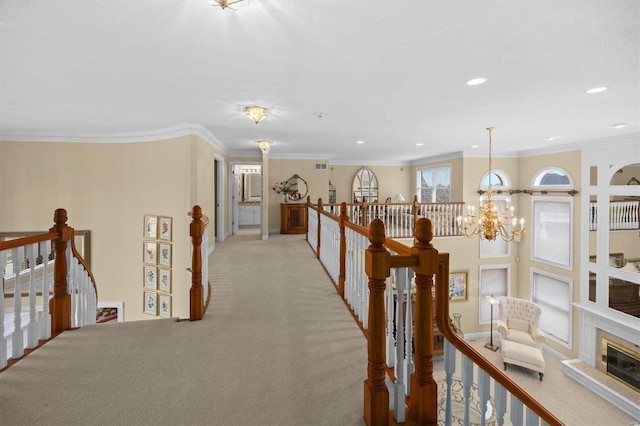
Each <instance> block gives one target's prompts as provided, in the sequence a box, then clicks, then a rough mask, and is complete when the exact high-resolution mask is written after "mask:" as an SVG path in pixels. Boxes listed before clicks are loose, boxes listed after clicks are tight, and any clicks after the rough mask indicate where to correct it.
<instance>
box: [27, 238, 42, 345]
mask: <svg viewBox="0 0 640 426" xmlns="http://www.w3.org/2000/svg"><path fill="white" fill-rule="evenodd" d="M37 253H38V244H37V243H36V244H29V245H28V246H27V258H28V259H29V269H30V273H29V325H28V326H27V347H28V348H29V349H33V348H35V347H36V346H38V322H37V320H36V278H35V275H36V260H37V257H38V256H37ZM43 272H44V271H43Z"/></svg>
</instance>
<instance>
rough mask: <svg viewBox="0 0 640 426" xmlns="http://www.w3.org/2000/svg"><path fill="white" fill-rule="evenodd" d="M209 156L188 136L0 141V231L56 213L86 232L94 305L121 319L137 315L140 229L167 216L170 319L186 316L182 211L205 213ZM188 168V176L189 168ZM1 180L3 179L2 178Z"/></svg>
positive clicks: (45, 222) (32, 226) (30, 227)
mask: <svg viewBox="0 0 640 426" xmlns="http://www.w3.org/2000/svg"><path fill="white" fill-rule="evenodd" d="M211 154H212V152H211V150H210V148H208V144H207V143H206V142H204V141H202V140H201V139H200V138H198V137H196V136H185V137H180V138H176V139H171V140H165V141H158V142H144V143H122V144H113V143H105V144H85V143H35V142H34V143H24V142H20V143H13V142H2V143H0V170H2V176H3V181H5V182H6V181H8V180H9V177H10V181H11V184H10V185H2V187H3V190H2V199H3V202H2V204H1V205H0V224H1V225H2V230H3V231H39V230H47V229H48V228H49V227H51V225H52V219H53V212H54V210H55V209H56V208H59V207H62V208H65V209H66V210H67V212H68V215H69V221H68V224H69V225H70V226H72V227H74V228H76V229H88V230H91V243H92V244H91V254H92V256H91V259H92V265H91V267H92V271H93V274H94V276H95V278H96V280H97V286H98V292H99V300H100V301H124V303H125V305H124V306H125V319H126V320H127V321H130V320H138V319H140V320H141V319H152V318H154V317H152V316H149V315H145V314H143V313H142V299H143V297H142V296H143V287H142V265H143V263H142V244H143V234H142V223H143V216H144V215H145V214H153V215H163V216H171V217H172V218H173V248H172V250H173V265H172V270H173V288H172V295H173V316H180V317H186V316H188V311H189V309H188V296H189V287H190V276H189V274H188V273H187V270H186V269H187V267H189V266H190V250H191V244H190V240H189V222H190V219H189V217H188V216H187V212H188V211H189V210H190V209H191V207H192V205H193V204H196V203H197V204H201V205H202V206H203V207H204V208H205V209H207V210H208V211H211V208H212V200H211V198H212V187H213V186H212V181H213V179H212V172H211V167H212V166H211V165H210V163H211ZM194 169H195V170H194ZM5 179H6V180H5Z"/></svg>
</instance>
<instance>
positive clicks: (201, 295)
mask: <svg viewBox="0 0 640 426" xmlns="http://www.w3.org/2000/svg"><path fill="white" fill-rule="evenodd" d="M189 215H190V216H191V225H190V227H189V234H190V235H191V244H192V245H193V251H192V254H191V288H190V290H189V320H191V321H198V320H201V319H202V317H204V314H205V312H206V311H207V308H208V307H209V301H210V300H211V287H210V285H209V272H208V271H209V266H208V265H209V262H208V260H207V226H208V225H209V218H208V217H207V216H205V215H203V214H202V208H201V207H200V206H197V205H196V206H193V209H192V210H191V212H190V213H189ZM203 276H204V279H203Z"/></svg>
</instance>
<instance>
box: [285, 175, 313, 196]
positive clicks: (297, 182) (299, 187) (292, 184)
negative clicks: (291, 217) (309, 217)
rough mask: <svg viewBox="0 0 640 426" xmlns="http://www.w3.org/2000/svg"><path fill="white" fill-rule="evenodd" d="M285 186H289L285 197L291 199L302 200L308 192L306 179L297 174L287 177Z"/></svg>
mask: <svg viewBox="0 0 640 426" xmlns="http://www.w3.org/2000/svg"><path fill="white" fill-rule="evenodd" d="M287 186H288V187H289V188H291V189H290V192H289V193H288V194H287V198H288V199H289V200H291V201H300V200H303V199H304V198H305V197H306V196H307V193H308V192H309V188H308V186H307V181H306V180H304V179H302V178H301V177H300V176H298V175H293V176H291V177H290V178H289V179H287Z"/></svg>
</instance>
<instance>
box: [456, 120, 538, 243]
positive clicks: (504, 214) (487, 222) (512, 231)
mask: <svg viewBox="0 0 640 426" xmlns="http://www.w3.org/2000/svg"><path fill="white" fill-rule="evenodd" d="M487 130H488V131H489V186H488V188H487V200H486V202H484V203H483V200H482V196H481V197H480V206H479V207H478V216H476V209H475V206H467V215H466V216H465V217H464V218H463V217H462V216H458V218H457V220H458V226H459V227H461V228H462V233H463V235H464V236H465V237H467V238H473V237H475V236H476V235H479V236H480V239H482V240H489V241H493V240H495V239H496V237H497V236H498V235H500V237H501V238H502V239H503V240H505V241H506V242H511V241H515V242H517V243H519V242H520V241H521V240H522V237H523V236H524V231H525V229H524V219H520V221H518V220H517V219H516V217H515V216H514V208H513V206H510V205H509V203H510V200H509V198H507V200H506V209H504V211H503V209H502V207H501V206H500V205H499V204H494V203H493V199H492V197H493V192H492V190H491V182H492V179H493V169H492V168H491V132H492V131H493V127H487Z"/></svg>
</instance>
